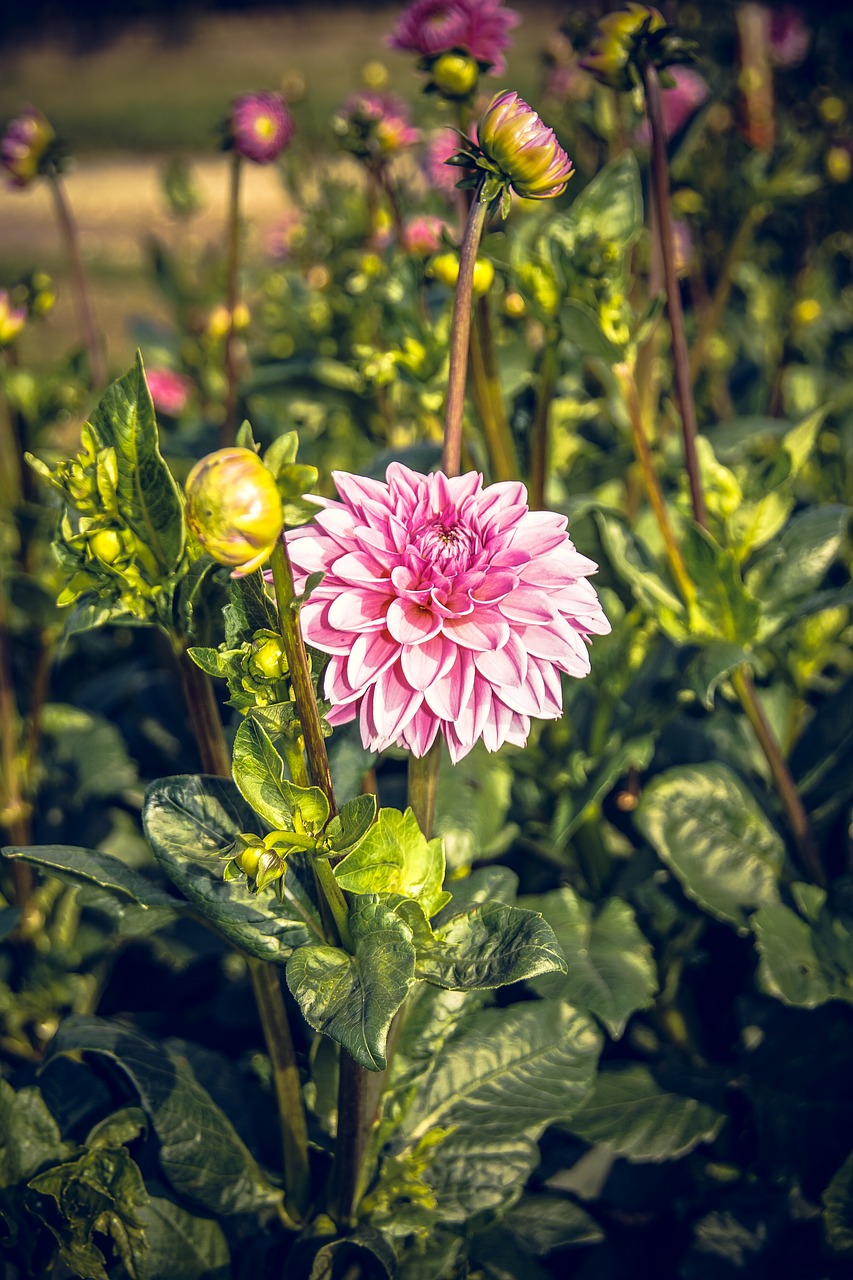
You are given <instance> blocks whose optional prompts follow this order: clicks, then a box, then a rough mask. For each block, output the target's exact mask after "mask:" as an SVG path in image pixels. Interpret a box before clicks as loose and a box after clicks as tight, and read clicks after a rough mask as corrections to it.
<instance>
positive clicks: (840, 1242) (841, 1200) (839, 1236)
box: [821, 1152, 853, 1258]
mask: <svg viewBox="0 0 853 1280" xmlns="http://www.w3.org/2000/svg"><path fill="white" fill-rule="evenodd" d="M821 1198H822V1200H823V1206H824V1215H823V1221H824V1226H825V1228H826V1238H827V1240H828V1241H829V1245H830V1248H831V1249H832V1250H833V1252H834V1253H838V1254H841V1255H842V1257H845V1258H851V1257H853V1152H851V1154H850V1155H849V1156H848V1157H847V1159H846V1160H845V1161H844V1164H843V1165H842V1166H841V1168H840V1169H839V1170H838V1172H837V1173H836V1175H835V1177H834V1178H833V1179H832V1181H831V1182H830V1184H829V1186H828V1187H827V1188H826V1190H825V1191H824V1193H823V1196H822V1197H821Z"/></svg>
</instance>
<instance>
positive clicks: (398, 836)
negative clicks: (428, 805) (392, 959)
mask: <svg viewBox="0 0 853 1280" xmlns="http://www.w3.org/2000/svg"><path fill="white" fill-rule="evenodd" d="M335 876H336V878H337V881H338V884H339V885H340V886H341V888H342V889H346V890H348V891H349V892H350V893H399V894H401V895H402V896H403V897H406V898H413V899H414V900H415V902H418V903H419V904H420V905H421V906H422V907H423V910H424V915H426V916H427V918H429V917H430V916H433V915H435V913H436V912H437V911H439V910H440V909H441V907H443V906H444V904H445V903H446V902H449V901H450V894H449V893H445V892H444V891H443V890H442V887H441V886H442V883H443V881H444V850H443V848H442V843H441V841H440V840H438V839H436V840H427V838H426V836H424V835H423V834H422V832H421V829H420V827H419V826H418V823H417V819H416V818H415V815H414V813H413V812H412V810H411V809H407V810H406V811H405V813H401V812H400V810H399V809H380V810H379V817H378V818H377V820H376V822H375V823H374V824H373V826H372V827H371V828H370V830H369V831H368V832H367V834H366V836H365V837H364V839H363V840H362V841H361V843H360V844H359V845H358V847H357V848H356V849H354V850H353V851H352V853H348V854H347V856H346V857H345V858H343V859H342V860H341V861H340V862H339V863H338V864H337V866H336V867H335Z"/></svg>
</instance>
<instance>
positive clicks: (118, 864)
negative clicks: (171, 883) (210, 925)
mask: <svg viewBox="0 0 853 1280" xmlns="http://www.w3.org/2000/svg"><path fill="white" fill-rule="evenodd" d="M2 853H3V855H4V857H7V858H20V859H21V861H22V862H29V863H31V864H32V865H33V866H35V867H41V868H42V869H43V870H44V871H46V872H47V873H48V875H52V876H57V877H58V878H59V879H60V880H68V881H70V883H71V884H86V885H89V884H95V885H98V886H99V887H100V888H102V889H108V890H109V892H110V893H115V894H117V895H118V896H119V897H120V898H123V899H125V900H127V899H130V901H131V902H135V903H138V905H139V906H141V907H175V908H178V909H179V908H180V907H181V906H182V903H181V901H180V899H179V898H176V897H175V896H174V895H173V894H171V893H167V892H166V890H165V889H161V888H160V887H159V886H158V885H156V884H154V883H152V881H151V880H149V879H148V878H147V876H144V875H142V873H141V872H139V871H136V870H134V868H133V867H129V866H127V865H126V863H124V862H122V861H121V859H120V858H115V857H113V855H112V854H109V853H103V852H101V851H100V850H98V849H79V848H77V846H76V845H68V844H45V845H28V846H27V847H26V848H24V847H21V846H19V845H12V846H10V847H9V848H7V849H3V850H2Z"/></svg>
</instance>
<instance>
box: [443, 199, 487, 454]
mask: <svg viewBox="0 0 853 1280" xmlns="http://www.w3.org/2000/svg"><path fill="white" fill-rule="evenodd" d="M486 208H487V207H486V205H485V204H484V203H483V202H482V201H481V199H480V191H479V190H478V191H477V192H476V194H475V196H474V200H473V203H472V205H471V208H470V209H469V211H468V221H467V222H466V224H465V234H464V235H463V237H462V248H461V250H460V253H459V276H458V278H457V281H456V296H455V297H454V299H453V316H452V319H451V322H450V370H449V373H448V379H447V405H446V409H445V418H444V452H443V453H442V457H441V468H442V471H443V472H444V474H445V475H447V476H458V475H459V470H460V465H461V457H462V411H463V408H464V405H465V375H466V373H467V370H468V343H469V339H470V336H471V309H472V307H471V304H472V297H473V281H474V264H475V262H476V261H477V249H478V247H479V244H480V237H481V235H482V234H483V227H484V226H485V223H486Z"/></svg>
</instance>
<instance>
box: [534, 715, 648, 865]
mask: <svg viewBox="0 0 853 1280" xmlns="http://www.w3.org/2000/svg"><path fill="white" fill-rule="evenodd" d="M655 738H656V734H654V733H646V734H643V735H642V736H641V737H637V738H628V740H627V741H625V742H622V743H620V745H618V746H616V747H615V748H614V747H611V745H610V743H608V744H607V746H606V748H605V750H604V751H603V753H602V756H601V760H600V762H599V763H598V766H597V768H595V769H594V770H593V772H592V774H591V776H590V777H589V778H588V780H587V782H586V783H585V784H583V785H576V786H573V787H572V788H570V789H569V788H567V789H566V790H565V791H564V792H563V793H562V794H561V795H560V796H559V797H558V801H557V805H556V806H555V813H554V820H553V822H552V824H551V831H550V834H549V836H548V842H549V844H550V845H551V848H552V850H553V851H554V853H556V854H558V855H561V856H562V857H565V858H573V857H574V854H573V853H572V851H571V850H570V849H569V841H570V840H571V838H572V836H573V835H574V834H575V832H576V831H578V830H579V829H580V828H581V827H582V826H584V824H585V823H587V822H590V821H593V820H594V819H596V818H598V817H600V814H601V802H602V800H604V798H605V796H608V795H609V794H610V792H611V791H612V790H613V788H614V786H615V785H616V783H617V782H618V781H619V779H620V778H621V777H622V776H623V775H624V774H625V773H626V772H627V771H628V769H629V768H631V767H633V768H635V769H637V770H639V771H640V772H643V770H645V769H647V768H648V766H649V765H650V764H651V761H652V757H653V756H654V753H655Z"/></svg>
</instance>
